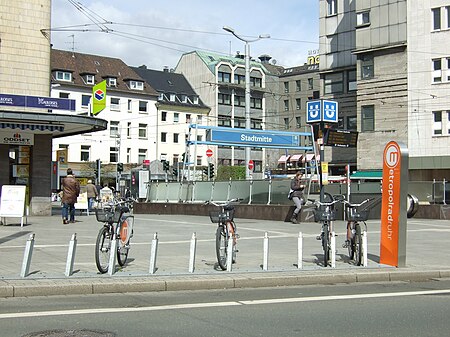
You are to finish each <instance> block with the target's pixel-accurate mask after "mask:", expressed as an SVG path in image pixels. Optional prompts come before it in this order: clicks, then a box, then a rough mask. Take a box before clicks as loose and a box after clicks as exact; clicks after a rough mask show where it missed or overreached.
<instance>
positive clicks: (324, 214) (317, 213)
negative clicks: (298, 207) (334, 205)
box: [314, 209, 336, 222]
mask: <svg viewBox="0 0 450 337" xmlns="http://www.w3.org/2000/svg"><path fill="white" fill-rule="evenodd" d="M335 218H336V212H335V211H334V210H330V211H325V210H323V209H315V210H314V221H315V222H320V221H334V219H335Z"/></svg>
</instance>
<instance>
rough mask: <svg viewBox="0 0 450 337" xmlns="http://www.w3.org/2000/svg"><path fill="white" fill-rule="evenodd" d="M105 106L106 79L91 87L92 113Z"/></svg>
mask: <svg viewBox="0 0 450 337" xmlns="http://www.w3.org/2000/svg"><path fill="white" fill-rule="evenodd" d="M105 108H106V80H105V81H102V82H100V83H98V84H97V85H95V86H94V87H93V88H92V115H94V116H96V115H98V114H99V113H100V112H101V111H102V110H103V109H105Z"/></svg>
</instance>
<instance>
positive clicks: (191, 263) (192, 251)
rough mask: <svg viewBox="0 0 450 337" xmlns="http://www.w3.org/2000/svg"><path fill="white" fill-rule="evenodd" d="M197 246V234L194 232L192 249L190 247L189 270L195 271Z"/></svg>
mask: <svg viewBox="0 0 450 337" xmlns="http://www.w3.org/2000/svg"><path fill="white" fill-rule="evenodd" d="M196 248H197V236H196V234H195V232H194V233H192V238H191V249H190V254H189V272H190V273H193V272H194V270H195V251H196Z"/></svg>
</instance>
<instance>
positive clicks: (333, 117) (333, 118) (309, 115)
mask: <svg viewBox="0 0 450 337" xmlns="http://www.w3.org/2000/svg"><path fill="white" fill-rule="evenodd" d="M317 122H326V123H337V122H338V102H335V101H327V100H319V101H308V102H306V123H317Z"/></svg>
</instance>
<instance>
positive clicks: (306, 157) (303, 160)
mask: <svg viewBox="0 0 450 337" xmlns="http://www.w3.org/2000/svg"><path fill="white" fill-rule="evenodd" d="M313 158H314V153H307V154H306V155H304V156H303V159H302V162H303V163H304V162H307V161H311V159H313Z"/></svg>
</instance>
